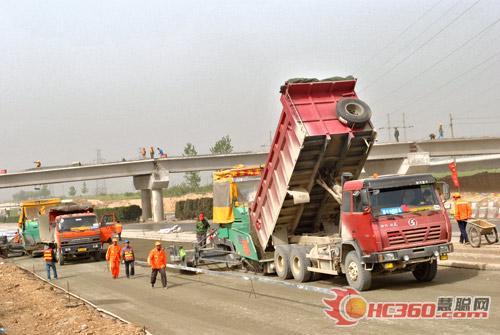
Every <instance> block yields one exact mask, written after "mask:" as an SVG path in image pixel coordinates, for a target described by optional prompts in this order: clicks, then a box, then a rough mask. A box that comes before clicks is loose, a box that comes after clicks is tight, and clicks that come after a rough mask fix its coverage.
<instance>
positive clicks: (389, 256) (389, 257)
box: [379, 252, 398, 262]
mask: <svg viewBox="0 0 500 335" xmlns="http://www.w3.org/2000/svg"><path fill="white" fill-rule="evenodd" d="M380 256H381V257H380ZM380 256H379V260H380V261H382V262H388V261H395V260H396V259H397V258H398V255H397V254H396V253H395V252H387V253H384V254H381V255H380Z"/></svg>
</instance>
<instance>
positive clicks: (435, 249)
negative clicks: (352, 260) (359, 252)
mask: <svg viewBox="0 0 500 335" xmlns="http://www.w3.org/2000/svg"><path fill="white" fill-rule="evenodd" d="M450 252H453V244H452V243H444V244H436V245H428V246H424V247H418V248H410V249H400V250H394V251H383V252H375V253H372V254H370V255H366V256H363V257H362V261H363V262H364V263H365V264H376V263H387V262H397V263H417V262H419V261H425V260H428V259H430V258H441V259H443V258H447V255H448V253H450Z"/></svg>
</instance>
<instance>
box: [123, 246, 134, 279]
mask: <svg viewBox="0 0 500 335" xmlns="http://www.w3.org/2000/svg"><path fill="white" fill-rule="evenodd" d="M122 259H123V263H124V264H125V274H126V275H127V278H130V276H134V275H135V266H134V264H135V254H134V249H133V248H132V247H131V246H130V241H129V240H125V247H124V248H123V249H122ZM129 270H130V271H129Z"/></svg>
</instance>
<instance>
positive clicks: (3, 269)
mask: <svg viewBox="0 0 500 335" xmlns="http://www.w3.org/2000/svg"><path fill="white" fill-rule="evenodd" d="M0 290H1V293H0V300H1V301H0V328H2V327H3V328H5V330H6V334H9V335H16V334H53V335H64V334H86V335H91V334H93V335H97V334H131V335H139V334H145V332H144V331H143V330H142V329H141V328H139V327H137V326H134V325H128V324H124V323H122V322H120V321H117V320H115V319H112V318H110V317H108V316H103V315H101V314H100V313H99V312H97V311H96V310H95V309H93V308H92V307H90V306H87V305H85V304H82V303H81V302H80V301H79V300H77V299H75V298H71V299H70V301H69V302H68V298H67V295H65V294H64V293H63V292H61V291H59V290H57V289H55V288H53V287H52V286H50V285H48V284H46V283H45V282H43V281H41V280H39V279H37V278H36V277H35V276H33V275H31V274H30V273H28V272H26V271H24V270H21V269H19V268H18V267H17V266H15V265H14V264H11V263H7V262H1V261H0Z"/></svg>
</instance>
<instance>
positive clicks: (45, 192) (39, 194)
mask: <svg viewBox="0 0 500 335" xmlns="http://www.w3.org/2000/svg"><path fill="white" fill-rule="evenodd" d="M48 197H50V190H49V187H48V186H47V185H43V186H42V187H41V188H39V189H38V188H35V191H19V192H17V193H14V194H13V195H12V199H13V200H14V201H15V202H19V201H23V200H30V199H43V198H48Z"/></svg>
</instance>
